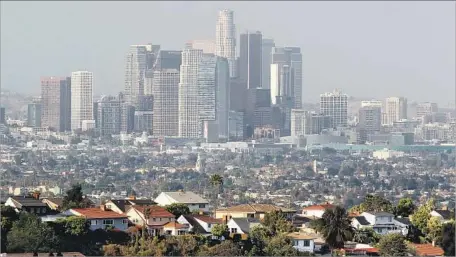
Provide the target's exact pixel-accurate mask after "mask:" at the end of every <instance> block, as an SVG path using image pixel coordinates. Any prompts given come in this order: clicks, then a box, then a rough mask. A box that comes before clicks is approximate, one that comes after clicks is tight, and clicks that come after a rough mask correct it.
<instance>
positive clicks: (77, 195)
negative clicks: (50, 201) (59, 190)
mask: <svg viewBox="0 0 456 257" xmlns="http://www.w3.org/2000/svg"><path fill="white" fill-rule="evenodd" d="M89 206H90V204H89V202H88V201H87V200H86V199H85V198H84V195H83V193H82V186H81V184H75V185H73V186H72V187H71V189H70V190H68V191H67V192H66V195H65V196H64V197H63V203H62V209H63V210H68V209H71V208H87V207H89Z"/></svg>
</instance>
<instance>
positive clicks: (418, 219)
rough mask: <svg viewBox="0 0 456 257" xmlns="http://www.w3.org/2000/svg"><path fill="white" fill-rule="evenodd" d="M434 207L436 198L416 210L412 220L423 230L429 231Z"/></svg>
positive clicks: (424, 231)
mask: <svg viewBox="0 0 456 257" xmlns="http://www.w3.org/2000/svg"><path fill="white" fill-rule="evenodd" d="M433 208H434V200H433V199H431V200H429V201H427V202H426V203H425V204H423V205H421V206H420V207H419V208H418V209H416V210H415V212H414V213H413V215H412V216H411V219H410V221H411V222H412V224H413V225H414V226H415V227H416V228H418V229H419V230H420V231H421V232H423V233H425V234H426V233H427V232H428V230H427V225H428V223H427V222H428V220H429V219H430V218H431V211H432V209H433Z"/></svg>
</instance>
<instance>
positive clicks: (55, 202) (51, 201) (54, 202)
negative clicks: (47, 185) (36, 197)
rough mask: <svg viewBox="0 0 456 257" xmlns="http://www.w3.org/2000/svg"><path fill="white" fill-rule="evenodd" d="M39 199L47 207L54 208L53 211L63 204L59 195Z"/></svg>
mask: <svg viewBox="0 0 456 257" xmlns="http://www.w3.org/2000/svg"><path fill="white" fill-rule="evenodd" d="M41 201H42V202H43V203H45V204H46V205H47V206H48V207H49V209H51V210H55V211H57V210H59V209H60V208H61V207H62V204H63V198H59V197H56V198H43V199H41Z"/></svg>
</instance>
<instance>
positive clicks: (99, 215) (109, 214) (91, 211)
mask: <svg viewBox="0 0 456 257" xmlns="http://www.w3.org/2000/svg"><path fill="white" fill-rule="evenodd" d="M71 210H72V211H74V212H77V213H79V214H80V215H81V216H84V217H85V218H86V219H125V218H128V217H127V216H126V215H123V214H118V213H116V212H113V211H103V210H101V209H99V208H77V209H71Z"/></svg>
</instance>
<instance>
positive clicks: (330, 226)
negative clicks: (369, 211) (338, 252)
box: [317, 206, 355, 252]
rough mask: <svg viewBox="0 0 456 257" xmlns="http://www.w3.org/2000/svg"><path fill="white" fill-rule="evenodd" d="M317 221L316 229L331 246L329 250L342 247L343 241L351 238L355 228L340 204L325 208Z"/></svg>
mask: <svg viewBox="0 0 456 257" xmlns="http://www.w3.org/2000/svg"><path fill="white" fill-rule="evenodd" d="M318 223H319V224H318V225H319V226H317V227H318V230H320V231H319V232H321V233H322V234H323V238H324V239H325V241H326V243H327V244H328V245H329V246H330V247H331V252H332V250H333V249H337V248H343V247H344V243H345V242H346V241H349V240H351V239H352V238H353V233H354V231H355V229H354V228H353V227H352V225H351V219H350V217H348V213H347V211H346V210H345V209H344V208H342V207H340V206H336V207H335V208H331V209H327V210H326V211H325V213H324V214H323V217H322V218H321V219H320V220H319V222H318Z"/></svg>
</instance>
